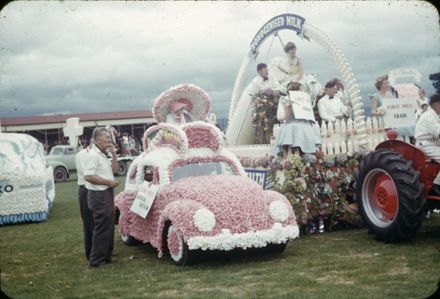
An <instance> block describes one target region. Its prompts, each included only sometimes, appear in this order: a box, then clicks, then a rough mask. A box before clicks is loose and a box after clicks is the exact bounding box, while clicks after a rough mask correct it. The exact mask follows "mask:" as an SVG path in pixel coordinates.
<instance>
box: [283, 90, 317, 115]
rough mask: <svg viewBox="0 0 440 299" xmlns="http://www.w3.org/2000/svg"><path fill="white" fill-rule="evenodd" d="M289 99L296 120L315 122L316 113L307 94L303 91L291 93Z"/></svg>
mask: <svg viewBox="0 0 440 299" xmlns="http://www.w3.org/2000/svg"><path fill="white" fill-rule="evenodd" d="M289 97H290V102H291V103H292V110H293V113H294V115H295V119H305V120H311V121H315V113H314V112H313V108H312V103H311V102H310V97H309V95H308V94H307V93H305V92H303V91H289Z"/></svg>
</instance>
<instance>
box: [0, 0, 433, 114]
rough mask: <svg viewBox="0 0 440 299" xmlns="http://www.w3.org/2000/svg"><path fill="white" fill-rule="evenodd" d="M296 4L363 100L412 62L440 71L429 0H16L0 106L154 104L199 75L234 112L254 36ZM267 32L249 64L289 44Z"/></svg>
mask: <svg viewBox="0 0 440 299" xmlns="http://www.w3.org/2000/svg"><path fill="white" fill-rule="evenodd" d="M283 13H293V14H298V15H300V16H302V17H304V18H305V19H306V22H307V23H309V24H312V25H314V26H315V27H318V28H319V29H321V30H322V31H323V32H325V33H326V34H327V35H328V36H329V37H330V38H331V39H332V40H333V41H334V42H335V43H336V44H337V45H338V46H339V48H340V49H341V50H342V52H343V53H344V54H345V56H346V58H347V60H348V62H349V63H350V65H351V67H352V69H353V73H354V75H355V78H356V79H357V82H358V83H359V87H360V89H361V94H362V96H363V100H364V102H365V103H367V102H368V97H367V95H368V94H370V93H373V92H374V91H375V89H374V85H373V84H374V81H375V78H377V77H378V76H379V75H382V74H385V73H387V72H388V71H389V70H392V69H395V68H416V69H418V71H419V72H420V73H421V74H422V81H421V86H422V87H423V88H424V89H425V90H426V91H427V94H428V95H431V94H432V93H433V92H434V88H433V86H432V81H430V80H429V79H428V76H429V75H430V74H432V73H436V72H438V71H440V56H439V55H440V42H439V41H440V30H439V15H438V12H437V9H436V8H435V7H434V6H432V5H431V4H429V2H423V1H375V2H372V1H371V2H370V1H353V2H349V1H342V2H338V1H301V2H296V1H294V2H289V1H281V2H274V1H267V2H215V3H214V2H204V1H198V2H191V1H188V2H162V1H160V2H152V1H145V2H143V1H135V2H128V1H100V2H95V1H90V2H84V1H78V2H70V1H35V2H30V1H18V2H12V3H10V4H8V5H7V6H6V7H5V8H3V10H2V11H1V12H0V44H1V47H0V48H1V49H0V51H1V56H0V117H14V116H26V115H40V114H59V113H83V112H107V111H129V110H142V109H150V108H151V105H152V103H153V100H154V99H155V98H156V97H157V96H158V95H159V94H160V93H161V92H162V91H164V90H166V89H167V88H169V87H171V86H173V85H176V84H179V83H184V82H187V83H193V84H196V85H199V86H201V87H202V88H204V89H205V90H206V91H207V92H208V94H209V95H210V96H211V98H212V100H213V111H214V112H215V113H216V114H217V117H218V118H222V117H226V116H227V113H228V109H229V101H230V98H231V94H232V88H233V85H234V82H235V78H236V76H237V72H238V70H239V67H240V65H241V62H242V60H243V58H244V56H245V55H247V53H248V52H249V50H250V46H249V44H250V41H251V40H252V38H253V37H254V35H255V34H256V32H257V31H258V29H259V28H260V27H261V26H262V25H264V23H266V22H267V21H268V20H269V19H271V18H272V17H274V16H276V15H279V14H283ZM280 37H281V39H282V40H283V42H284V43H286V42H287V41H294V42H295V43H296V44H297V47H298V56H300V57H301V58H302V59H303V60H304V64H305V72H306V73H314V74H317V75H318V76H319V80H320V82H321V83H322V84H323V85H324V84H325V82H326V81H327V80H328V79H330V78H332V77H338V76H340V75H339V73H338V70H337V69H336V66H335V65H334V63H333V62H332V60H331V58H330V56H329V54H327V53H326V52H325V50H324V49H323V48H322V47H321V46H319V45H318V44H317V43H316V42H314V41H306V40H302V39H300V38H299V37H298V36H296V34H295V33H294V32H293V31H286V30H284V31H281V32H280ZM270 41H271V39H268V40H267V41H266V42H265V44H263V46H262V47H261V48H260V55H259V57H258V58H257V61H255V64H252V65H251V66H250V67H249V69H248V71H247V73H246V78H247V79H246V80H248V81H247V82H249V80H251V79H252V77H253V76H255V65H256V64H257V63H259V62H261V61H265V60H266V61H268V60H270V59H271V58H272V57H274V56H278V55H283V52H282V47H281V43H280V42H279V41H278V40H275V41H274V42H273V44H272V46H271V49H270V51H269V48H270Z"/></svg>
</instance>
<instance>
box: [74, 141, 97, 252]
mask: <svg viewBox="0 0 440 299" xmlns="http://www.w3.org/2000/svg"><path fill="white" fill-rule="evenodd" d="M89 151H90V148H89V147H87V148H85V149H83V150H81V151H80V152H78V153H77V154H76V156H75V164H76V175H77V177H78V186H79V190H78V200H79V210H80V213H81V219H82V222H83V236H84V250H85V253H86V257H87V260H89V257H90V250H91V249H92V235H93V214H92V211H91V210H90V209H89V207H88V205H87V189H86V186H85V185H86V181H85V180H84V167H85V166H86V165H87V159H88V156H89Z"/></svg>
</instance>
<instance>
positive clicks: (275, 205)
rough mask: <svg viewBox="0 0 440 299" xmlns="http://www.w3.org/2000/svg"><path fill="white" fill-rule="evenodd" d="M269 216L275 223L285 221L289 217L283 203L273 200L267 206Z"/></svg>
mask: <svg viewBox="0 0 440 299" xmlns="http://www.w3.org/2000/svg"><path fill="white" fill-rule="evenodd" d="M269 211H270V215H271V216H272V218H273V219H274V220H275V221H280V222H283V221H286V220H287V218H288V217H289V210H288V209H287V206H286V204H285V203H284V202H282V201H281V200H275V201H273V202H271V203H270V206H269Z"/></svg>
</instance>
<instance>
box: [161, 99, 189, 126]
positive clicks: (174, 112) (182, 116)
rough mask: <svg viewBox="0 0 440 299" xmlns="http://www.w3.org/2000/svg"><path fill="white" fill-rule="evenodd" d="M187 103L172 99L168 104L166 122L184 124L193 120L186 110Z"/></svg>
mask: <svg viewBox="0 0 440 299" xmlns="http://www.w3.org/2000/svg"><path fill="white" fill-rule="evenodd" d="M187 106H188V105H187V104H186V103H185V102H183V101H180V100H174V101H172V102H171V103H170V105H169V111H170V112H169V113H168V114H167V118H166V122H167V123H171V124H184V123H187V122H192V121H194V117H193V116H192V114H191V113H190V112H188V111H187V110H186V108H187Z"/></svg>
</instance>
